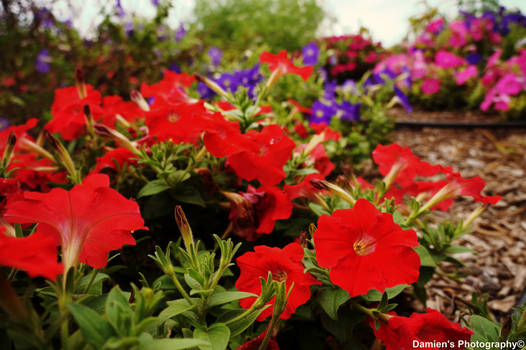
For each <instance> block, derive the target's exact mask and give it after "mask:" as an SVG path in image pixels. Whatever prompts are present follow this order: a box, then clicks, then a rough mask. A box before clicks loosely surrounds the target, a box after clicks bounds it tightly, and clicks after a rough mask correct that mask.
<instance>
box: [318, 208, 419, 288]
mask: <svg viewBox="0 0 526 350" xmlns="http://www.w3.org/2000/svg"><path fill="white" fill-rule="evenodd" d="M314 244H315V247H316V259H317V261H318V263H319V264H320V266H322V267H325V268H328V269H330V274H329V277H330V279H331V281H332V282H333V283H334V284H336V285H338V286H340V287H341V288H343V289H345V290H346V291H347V292H348V293H349V295H350V296H351V297H355V296H357V295H363V294H366V293H367V292H368V291H369V290H370V289H376V290H379V291H380V292H383V291H384V290H385V289H386V288H391V287H394V286H397V285H399V284H411V283H413V282H416V281H417V279H418V270H419V268H420V258H419V257H418V254H417V253H416V252H415V251H414V250H413V249H412V248H413V247H416V246H418V241H417V236H416V233H415V231H413V230H402V229H401V228H400V226H398V225H397V224H395V223H394V221H393V218H392V216H391V215H390V214H388V213H381V212H380V211H378V209H376V208H375V207H374V205H372V204H371V203H369V202H368V201H367V200H365V199H358V201H356V204H355V206H354V207H353V208H352V209H342V210H336V211H335V212H334V213H333V214H332V215H331V216H329V215H322V216H321V217H320V218H319V220H318V228H317V230H316V232H315V233H314Z"/></svg>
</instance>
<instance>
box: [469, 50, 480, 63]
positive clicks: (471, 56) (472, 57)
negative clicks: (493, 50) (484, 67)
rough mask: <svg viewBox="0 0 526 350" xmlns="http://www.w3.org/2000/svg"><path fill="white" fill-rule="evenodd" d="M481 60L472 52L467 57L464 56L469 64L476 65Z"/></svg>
mask: <svg viewBox="0 0 526 350" xmlns="http://www.w3.org/2000/svg"><path fill="white" fill-rule="evenodd" d="M481 59H482V56H480V55H479V54H478V53H476V52H472V53H470V54H469V55H467V56H466V61H468V63H469V64H472V65H473V64H477V63H479V62H480V60H481Z"/></svg>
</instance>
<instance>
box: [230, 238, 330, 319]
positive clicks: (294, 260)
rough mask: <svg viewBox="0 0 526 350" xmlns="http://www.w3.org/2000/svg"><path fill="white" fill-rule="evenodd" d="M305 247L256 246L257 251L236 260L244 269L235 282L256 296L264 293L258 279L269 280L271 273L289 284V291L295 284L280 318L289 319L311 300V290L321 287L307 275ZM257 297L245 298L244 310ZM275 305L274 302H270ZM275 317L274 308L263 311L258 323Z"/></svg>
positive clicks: (242, 302) (243, 300)
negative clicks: (304, 257) (273, 314)
mask: <svg viewBox="0 0 526 350" xmlns="http://www.w3.org/2000/svg"><path fill="white" fill-rule="evenodd" d="M303 254H304V253H303V248H302V247H301V246H300V245H299V244H298V243H290V244H289V245H287V246H286V247H285V248H283V249H280V248H274V247H272V248H271V247H267V246H256V247H254V252H248V253H245V254H243V255H242V256H240V257H239V258H237V259H236V263H237V265H238V266H239V269H240V270H241V273H240V275H239V278H238V279H237V281H236V288H237V289H239V290H240V291H243V292H249V293H254V294H258V295H259V294H260V293H261V282H260V280H259V277H263V278H267V275H268V272H269V271H270V272H271V273H272V278H273V279H274V280H275V281H280V282H281V281H286V286H287V290H288V289H289V288H290V287H291V286H292V284H293V283H294V287H293V288H292V292H291V293H290V296H289V299H288V302H287V306H286V308H285V311H284V312H283V313H282V314H281V316H280V318H281V319H289V318H290V316H291V315H292V314H293V313H294V312H295V311H296V309H297V308H298V307H299V306H301V305H303V304H305V303H306V302H307V300H309V299H310V294H311V293H310V287H311V286H312V285H313V284H321V283H320V282H318V281H317V280H316V279H315V278H314V277H312V275H311V274H310V273H304V272H303V271H304V270H305V266H303V263H302V262H301V260H302V259H303ZM255 299H256V297H249V298H244V299H242V300H241V301H240V304H241V307H243V308H245V309H248V308H250V306H251V305H252V303H253V302H254V300H255ZM270 304H272V305H273V304H274V299H272V300H271V301H270ZM271 315H272V307H269V308H267V309H266V310H265V311H263V312H262V313H261V314H260V315H259V317H258V319H257V320H258V321H264V320H265V319H266V318H267V317H269V316H271Z"/></svg>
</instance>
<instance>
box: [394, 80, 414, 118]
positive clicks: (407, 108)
mask: <svg viewBox="0 0 526 350" xmlns="http://www.w3.org/2000/svg"><path fill="white" fill-rule="evenodd" d="M393 87H394V91H395V94H396V96H397V97H398V99H399V100H400V103H401V104H402V106H403V107H404V109H405V111H406V112H407V113H411V112H412V111H413V106H411V104H410V103H409V99H408V98H407V96H406V95H405V94H404V93H403V92H402V90H400V89H399V88H398V87H397V86H396V85H394V86H393Z"/></svg>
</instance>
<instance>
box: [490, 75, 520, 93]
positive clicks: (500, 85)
mask: <svg viewBox="0 0 526 350" xmlns="http://www.w3.org/2000/svg"><path fill="white" fill-rule="evenodd" d="M495 88H496V89H497V92H498V93H499V94H500V95H517V94H518V93H519V92H521V90H522V84H521V81H520V78H519V77H518V76H516V75H515V74H511V73H510V74H506V75H505V76H503V77H502V78H500V79H499V81H498V82H497V85H495Z"/></svg>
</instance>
